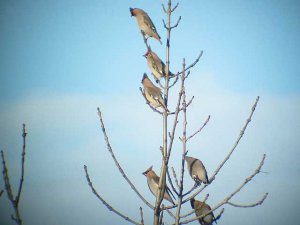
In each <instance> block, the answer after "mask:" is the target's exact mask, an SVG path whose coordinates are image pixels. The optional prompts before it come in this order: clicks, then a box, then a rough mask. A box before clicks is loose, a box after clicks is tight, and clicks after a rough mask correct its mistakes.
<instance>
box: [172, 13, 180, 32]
mask: <svg viewBox="0 0 300 225" xmlns="http://www.w3.org/2000/svg"><path fill="white" fill-rule="evenodd" d="M180 20H181V16H179V18H178V20H177V22H176V24H175V25H174V26H172V27H170V28H171V29H174V28H175V27H177V26H178V24H179V22H180Z"/></svg>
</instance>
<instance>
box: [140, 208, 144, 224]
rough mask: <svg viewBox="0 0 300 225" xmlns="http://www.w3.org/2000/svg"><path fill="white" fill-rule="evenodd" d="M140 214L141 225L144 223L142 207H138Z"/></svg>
mask: <svg viewBox="0 0 300 225" xmlns="http://www.w3.org/2000/svg"><path fill="white" fill-rule="evenodd" d="M140 215H141V225H144V215H143V208H142V207H140Z"/></svg>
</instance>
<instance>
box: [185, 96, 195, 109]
mask: <svg viewBox="0 0 300 225" xmlns="http://www.w3.org/2000/svg"><path fill="white" fill-rule="evenodd" d="M193 100H194V96H193V97H192V98H191V100H190V101H189V102H188V103H187V104H186V107H189V106H190V105H191V104H192V102H193Z"/></svg>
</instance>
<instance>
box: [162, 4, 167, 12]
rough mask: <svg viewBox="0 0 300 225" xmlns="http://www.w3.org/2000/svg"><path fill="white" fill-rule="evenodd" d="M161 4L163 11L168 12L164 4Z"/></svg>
mask: <svg viewBox="0 0 300 225" xmlns="http://www.w3.org/2000/svg"><path fill="white" fill-rule="evenodd" d="M161 6H162V9H163V11H164V12H165V13H166V14H168V12H167V10H166V8H165V5H164V4H161Z"/></svg>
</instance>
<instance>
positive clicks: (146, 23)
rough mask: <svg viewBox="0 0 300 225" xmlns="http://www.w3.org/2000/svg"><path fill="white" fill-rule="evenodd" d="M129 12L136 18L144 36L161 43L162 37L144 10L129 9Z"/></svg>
mask: <svg viewBox="0 0 300 225" xmlns="http://www.w3.org/2000/svg"><path fill="white" fill-rule="evenodd" d="M129 10H130V13H131V16H135V18H136V20H137V23H138V26H139V28H140V30H141V31H142V32H143V34H144V35H147V36H149V37H153V38H155V39H156V40H158V41H159V42H160V43H161V40H160V36H159V35H158V33H157V31H156V28H155V26H154V24H153V22H152V20H151V19H150V17H149V16H148V14H147V13H146V12H145V11H144V10H142V9H138V8H129Z"/></svg>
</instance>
